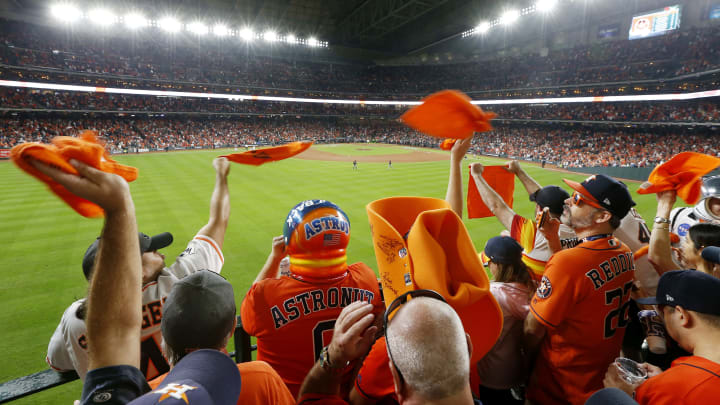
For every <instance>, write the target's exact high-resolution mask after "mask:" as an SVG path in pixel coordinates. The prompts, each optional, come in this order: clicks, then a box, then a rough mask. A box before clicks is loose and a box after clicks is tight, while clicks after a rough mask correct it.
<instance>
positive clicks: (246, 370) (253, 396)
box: [148, 361, 295, 405]
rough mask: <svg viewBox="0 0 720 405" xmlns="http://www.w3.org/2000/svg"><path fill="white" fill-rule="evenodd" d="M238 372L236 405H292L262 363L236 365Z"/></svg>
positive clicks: (289, 396) (158, 380) (156, 382)
mask: <svg viewBox="0 0 720 405" xmlns="http://www.w3.org/2000/svg"><path fill="white" fill-rule="evenodd" d="M237 368H238V370H239V371H240V379H241V384H240V397H239V398H238V400H237V404H238V405H247V404H278V405H293V404H294V403H295V398H294V397H293V396H292V394H290V391H289V390H288V388H287V387H286V386H285V384H284V383H283V380H282V379H281V378H280V376H279V375H278V373H277V372H276V371H275V370H273V368H272V367H270V365H269V364H267V363H265V362H263V361H249V362H247V363H238V365H237ZM166 376H167V373H165V374H163V375H161V376H159V377H157V378H155V379H154V380H152V381H150V382H148V384H149V385H150V389H152V390H154V389H156V388H157V387H158V386H160V384H162V382H163V380H164V379H165V377H166Z"/></svg>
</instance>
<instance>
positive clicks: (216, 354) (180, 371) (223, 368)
mask: <svg viewBox="0 0 720 405" xmlns="http://www.w3.org/2000/svg"><path fill="white" fill-rule="evenodd" d="M239 396H240V372H239V371H238V368H237V365H236V364H235V362H234V361H233V360H232V359H231V358H230V357H229V356H228V355H226V354H224V353H222V352H220V351H217V350H209V349H203V350H195V351H194V352H192V353H190V354H188V355H187V356H185V357H183V359H182V360H180V361H179V362H178V364H176V365H175V367H173V368H172V370H170V372H169V373H168V375H167V377H165V379H164V380H163V382H162V384H160V386H158V388H157V389H155V390H153V391H150V392H148V393H147V394H145V395H143V396H141V397H139V398H137V399H135V400H134V401H132V402H130V404H132V405H151V404H162V405H179V404H183V405H193V404H199V405H230V404H235V403H236V402H237V400H238V397H239Z"/></svg>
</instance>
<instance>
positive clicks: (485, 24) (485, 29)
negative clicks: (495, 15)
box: [475, 21, 490, 34]
mask: <svg viewBox="0 0 720 405" xmlns="http://www.w3.org/2000/svg"><path fill="white" fill-rule="evenodd" d="M489 29H490V23H489V22H487V21H483V22H481V23H480V25H478V26H477V28H475V30H477V32H479V33H481V34H484V33H486V32H488V30H489Z"/></svg>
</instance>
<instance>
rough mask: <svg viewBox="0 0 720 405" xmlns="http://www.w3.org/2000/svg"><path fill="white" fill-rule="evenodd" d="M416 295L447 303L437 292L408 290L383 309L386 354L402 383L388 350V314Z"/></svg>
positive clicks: (416, 296) (398, 370)
mask: <svg viewBox="0 0 720 405" xmlns="http://www.w3.org/2000/svg"><path fill="white" fill-rule="evenodd" d="M418 297H428V298H434V299H436V300H440V301H442V302H445V303H447V301H445V298H443V296H442V295H440V294H438V293H437V292H435V291H433V290H412V291H408V292H406V293H404V294H402V295H399V296H398V297H396V298H395V299H394V300H393V301H392V302H391V303H390V306H389V307H388V308H387V310H386V311H385V317H384V318H383V324H384V328H385V346H386V347H387V352H388V355H389V356H390V362H391V363H392V364H393V367H395V371H397V373H398V376H399V377H400V382H401V383H403V382H404V381H405V379H404V378H403V375H402V373H401V372H400V369H399V368H398V367H397V365H396V364H395V359H393V355H392V351H390V342H389V340H388V333H387V331H388V322H389V318H390V315H391V314H392V313H393V312H395V310H397V309H398V308H400V307H401V306H402V305H403V304H405V303H406V302H408V298H418Z"/></svg>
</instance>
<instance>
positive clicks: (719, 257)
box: [700, 246, 720, 264]
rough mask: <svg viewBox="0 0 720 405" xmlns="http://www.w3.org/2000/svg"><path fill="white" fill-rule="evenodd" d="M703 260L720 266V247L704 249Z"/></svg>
mask: <svg viewBox="0 0 720 405" xmlns="http://www.w3.org/2000/svg"><path fill="white" fill-rule="evenodd" d="M700 254H701V255H702V258H703V259H705V260H707V261H709V262H713V263H718V264H720V247H717V246H707V247H705V248H703V250H702V253H700Z"/></svg>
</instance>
